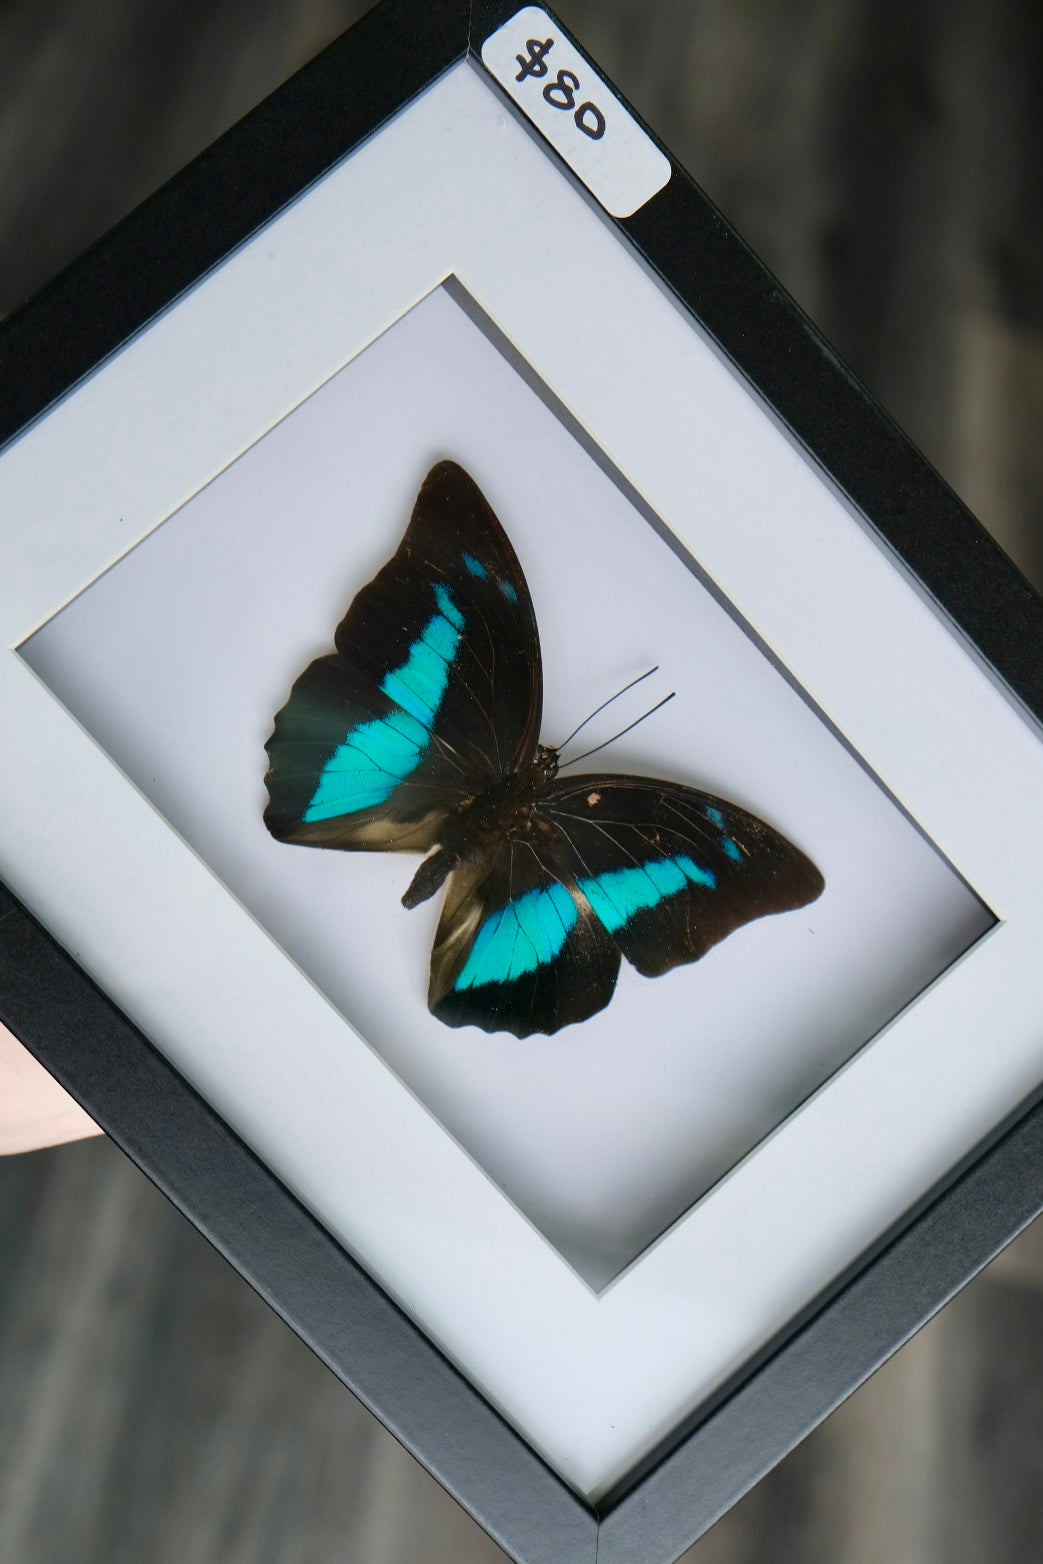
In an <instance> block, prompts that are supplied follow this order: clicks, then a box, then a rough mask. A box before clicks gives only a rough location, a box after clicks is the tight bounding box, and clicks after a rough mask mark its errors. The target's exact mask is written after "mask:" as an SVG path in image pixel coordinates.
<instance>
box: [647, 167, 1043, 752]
mask: <svg viewBox="0 0 1043 1564" xmlns="http://www.w3.org/2000/svg"><path fill="white" fill-rule="evenodd" d="M653 139H654V138H653ZM657 145H658V143H657ZM663 150H664V151H665V150H666V149H665V148H664V149H663ZM673 170H674V172H673V176H672V177H671V179H670V181H669V183H668V184H667V185H666V186H665V187H664V188H663V189H662V190H661V191H660V192H659V193H658V194H657V195H655V196H653V197H652V199H651V201H649V202H648V203H647V205H646V206H644V207H642V208H641V209H640V210H639V211H637V212H635V213H634V215H633V216H632V217H628V218H624V219H622V220H621V221H620V223H619V227H620V229H621V230H622V231H623V232H624V233H626V235H627V237H628V238H629V239H630V241H631V242H632V244H633V245H634V246H635V248H636V249H637V250H638V252H639V253H640V254H641V256H642V257H643V258H644V259H645V261H646V262H647V264H648V265H649V266H650V267H651V268H652V269H653V270H654V271H655V272H656V273H657V274H658V275H659V276H660V277H661V278H662V280H663V282H664V283H665V285H666V286H667V287H668V288H669V289H670V291H671V293H673V294H674V295H675V296H676V297H678V298H679V299H680V301H681V302H682V303H683V304H684V305H685V306H686V307H687V309H688V310H690V311H691V312H692V313H693V315H694V316H695V317H696V320H697V322H698V324H699V325H700V326H701V327H702V328H703V329H704V330H706V331H707V332H708V333H709V334H710V336H711V337H712V338H713V339H714V341H715V342H717V343H718V345H719V346H720V347H721V348H722V349H723V351H724V352H725V354H726V355H727V357H728V358H729V360H730V361H731V362H732V363H733V364H734V365H735V366H736V368H737V369H738V370H739V371H740V373H741V374H742V375H743V377H744V378H745V379H746V380H747V381H748V382H749V383H750V385H751V386H752V388H753V390H754V392H755V394H756V395H757V396H758V397H760V398H761V399H763V400H766V401H767V402H768V403H769V405H770V406H771V408H772V410H773V411H774V413H775V414H776V415H777V416H778V417H780V418H781V419H782V421H783V422H784V423H785V424H786V426H787V427H788V428H789V429H790V430H791V432H792V433H793V435H794V436H795V437H796V438H797V440H798V441H799V442H800V444H801V445H802V446H803V448H804V449H805V450H806V451H807V452H808V454H809V455H810V456H811V457H812V458H813V459H814V460H815V462H816V463H817V464H818V465H819V466H820V467H821V468H822V469H823V470H824V472H825V473H826V475H827V478H828V479H829V480H830V481H832V482H833V483H835V484H836V485H837V486H838V487H839V488H840V489H841V491H842V492H843V493H844V494H845V495H846V496H847V497H848V498H849V499H850V501H851V502H852V504H853V505H854V506H855V507H856V508H857V510H858V511H859V512H860V513H861V515H862V516H863V517H864V518H865V519H866V521H867V522H868V524H869V525H870V526H871V527H872V528H873V530H874V531H875V532H876V533H877V535H878V536H879V537H880V538H881V539H882V540H883V541H884V542H885V543H886V544H887V545H888V547H889V550H890V551H891V553H892V555H893V556H894V557H896V559H897V560H898V562H899V563H900V564H901V565H902V566H904V567H905V568H906V569H907V570H910V571H912V573H913V574H914V575H915V577H916V578H917V580H918V581H919V582H920V583H921V584H922V585H923V586H924V587H926V588H927V590H928V591H929V592H930V594H931V596H932V597H933V599H934V601H935V602H936V603H937V604H938V606H939V607H940V608H941V609H942V611H943V612H944V613H945V614H946V616H947V617H948V618H949V619H950V621H951V622H952V623H953V624H954V625H955V626H956V627H957V628H958V629H959V630H961V631H962V632H963V634H964V636H965V637H967V638H968V639H969V640H970V642H971V643H972V645H973V647H974V648H975V650H976V651H977V652H978V653H979V654H980V655H981V656H983V657H984V659H985V660H986V661H987V662H988V663H989V664H991V666H992V667H993V668H994V669H995V670H996V671H997V672H998V673H999V674H1000V676H1001V677H1002V678H1003V680H1004V681H1005V682H1006V684H1007V685H1008V686H1009V687H1010V689H1011V690H1012V691H1013V692H1014V693H1015V695H1016V696H1017V697H1018V698H1019V700H1021V701H1022V702H1023V703H1024V705H1025V706H1026V707H1027V708H1028V709H1029V710H1030V711H1031V712H1032V713H1033V714H1034V715H1035V716H1036V717H1037V718H1039V719H1040V720H1041V721H1043V658H1041V657H1040V656H1039V653H1038V648H1039V647H1040V646H1041V645H1043V600H1041V598H1040V597H1039V595H1038V594H1037V593H1036V592H1035V590H1034V589H1033V587H1032V586H1030V584H1029V583H1028V582H1027V581H1026V580H1025V578H1024V576H1023V575H1022V574H1021V572H1020V571H1019V570H1018V568H1017V566H1016V565H1014V564H1013V563H1012V562H1011V561H1010V560H1009V559H1008V558H1007V556H1006V555H1005V554H1004V552H1003V550H1002V549H1001V548H1000V547H999V545H998V544H997V543H996V542H995V541H994V540H993V538H992V537H991V536H990V535H989V533H988V532H986V530H985V528H984V527H983V526H982V525H981V523H980V522H979V521H978V520H977V518H976V517H975V516H974V515H973V514H972V513H971V511H970V510H969V509H968V508H967V506H966V505H964V503H963V501H962V500H961V499H959V497H958V496H957V495H956V494H955V493H954V492H953V490H952V489H951V488H950V487H949V485H948V484H947V483H946V482H945V480H944V478H942V476H941V475H940V474H939V473H938V472H937V471H936V469H935V468H934V467H932V466H931V464H930V462H929V461H928V460H927V458H926V457H925V456H923V454H922V453H921V452H920V451H919V450H917V448H916V447H915V446H914V445H913V443H912V441H911V440H910V439H909V437H908V436H907V435H906V434H904V433H903V432H902V430H901V429H900V428H899V427H898V425H897V424H896V423H895V422H894V420H893V419H892V418H891V417H890V415H889V414H888V413H887V412H886V411H885V409H883V408H882V407H880V405H879V404H878V403H877V402H876V401H875V400H874V398H873V397H872V396H871V394H870V393H869V392H868V391H867V390H866V388H865V387H864V386H863V385H862V383H861V382H860V381H859V380H858V379H857V377H856V376H855V375H854V373H853V372H852V371H851V370H850V369H849V368H848V366H847V365H846V364H845V363H844V362H843V361H842V359H841V358H840V357H839V355H838V354H837V353H836V352H835V350H834V349H833V348H831V347H830V345H829V343H828V342H827V341H826V340H825V338H824V337H823V336H822V334H821V333H820V332H819V330H818V328H817V327H816V326H814V325H813V323H812V322H811V321H810V320H809V319H808V317H807V316H806V315H805V314H804V312H803V311H802V310H801V308H800V306H799V305H798V304H797V303H796V302H795V301H794V300H793V299H792V298H791V297H790V296H789V294H787V293H786V291H785V290H784V289H783V288H782V286H781V285H780V284H779V283H778V282H777V281H776V279H775V278H774V277H773V276H772V275H771V273H770V272H769V271H768V269H767V267H765V266H764V264H763V262H761V261H760V260H759V259H758V257H757V256H756V255H755V254H754V253H753V251H752V250H751V249H750V248H749V246H748V245H747V244H746V243H745V241H744V240H743V239H742V238H741V237H740V235H739V234H737V233H736V232H735V230H734V229H733V228H732V227H731V226H730V225H729V224H728V223H727V221H726V220H725V219H724V218H723V217H722V215H721V214H720V212H718V211H717V209H716V208H715V207H714V206H713V204H712V202H711V201H710V200H709V199H708V197H707V196H705V195H704V194H703V192H702V191H701V190H700V189H699V187H698V185H697V184H696V183H695V181H694V180H693V179H692V178H691V176H690V175H689V174H688V173H686V171H685V170H684V169H683V168H681V167H679V165H678V164H677V163H676V162H675V163H673ZM681 235H683V236H684V242H683V243H681V242H679V241H680V236H681Z"/></svg>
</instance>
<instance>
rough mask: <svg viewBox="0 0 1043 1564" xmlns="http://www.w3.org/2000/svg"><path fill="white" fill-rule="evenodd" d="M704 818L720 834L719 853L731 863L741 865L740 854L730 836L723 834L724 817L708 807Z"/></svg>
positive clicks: (717, 810)
mask: <svg viewBox="0 0 1043 1564" xmlns="http://www.w3.org/2000/svg"><path fill="white" fill-rule="evenodd" d="M705 814H706V818H707V820H709V822H710V824H711V825H715V826H716V827H717V829H718V831H720V832H721V833H722V834H721V851H722V852H723V853H724V855H725V857H726V858H730V859H731V861H732V863H742V853H741V852H740V851H739V849H738V847H737V846H736V845H735V843H734V842H733V841H732V839H731V837H730V836H726V835H725V834H724V815H723V814H722V813H721V811H720V810H719V809H717V808H716V807H712V806H711V807H710V808H709V809H707V810H706V811H705Z"/></svg>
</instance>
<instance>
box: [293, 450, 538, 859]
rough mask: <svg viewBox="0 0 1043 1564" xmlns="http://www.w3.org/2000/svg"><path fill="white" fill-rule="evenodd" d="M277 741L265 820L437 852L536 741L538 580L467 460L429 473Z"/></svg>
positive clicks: (322, 835)
mask: <svg viewBox="0 0 1043 1564" xmlns="http://www.w3.org/2000/svg"><path fill="white" fill-rule="evenodd" d="M335 646H336V650H335V652H334V653H333V654H331V655H330V656H327V657H322V658H319V659H317V660H316V661H315V662H313V663H312V664H311V665H310V666H309V667H308V668H307V669H306V670H305V672H304V673H303V674H302V675H301V677H300V678H299V679H298V680H297V682H296V684H295V685H294V687H293V689H292V691H291V693H290V698H289V700H288V701H287V703H286V705H285V706H284V707H283V709H282V710H281V711H280V712H279V714H278V716H277V717H276V720H275V731H274V733H273V734H272V736H271V738H270V739H269V741H268V746H267V747H268V757H269V770H268V776H267V779H266V781H267V786H268V792H269V798H270V803H269V806H268V809H267V811H266V813H265V820H266V823H267V825H268V828H269V830H270V831H271V832H272V833H273V835H275V836H277V837H279V838H280V839H281V840H283V841H292V842H299V843H303V844H307V845H312V846H321V847H341V848H352V849H357V848H379V849H383V850H389V849H399V850H404V851H425V850H426V849H427V848H429V847H431V846H433V845H434V844H435V843H436V842H437V841H438V840H439V837H440V834H441V831H442V828H443V826H444V824H445V822H446V820H447V819H449V818H450V817H451V816H452V815H453V814H455V813H456V812H457V811H458V810H459V809H460V808H461V807H462V805H464V804H466V803H467V802H468V800H469V799H472V798H474V797H476V796H477V795H479V794H480V793H482V792H484V791H485V790H486V789H488V788H489V787H490V786H492V785H493V784H495V783H496V782H498V781H499V780H500V779H501V778H502V777H504V776H506V775H507V774H508V773H509V772H510V771H511V770H512V769H515V768H517V767H519V766H524V765H525V764H527V762H528V761H529V760H530V759H531V757H532V755H533V753H534V752H535V748H536V743H537V740H538V736H539V725H540V715H541V706H542V693H543V690H542V678H541V671H540V648H539V636H538V632H537V629H536V619H535V615H534V613H533V608H532V600H531V598H530V596H529V591H528V587H527V586H526V583H525V578H524V576H523V575H522V571H521V567H520V565H519V564H518V560H517V557H516V555H515V553H514V550H513V548H512V547H511V544H510V542H509V541H508V539H507V536H506V534H505V533H504V531H503V528H502V527H501V526H500V523H499V522H498V521H497V519H496V516H495V514H494V513H493V511H492V510H491V508H490V507H489V505H488V503H487V502H486V500H485V498H484V497H483V495H482V493H481V491H480V490H479V489H478V487H477V485H476V484H475V483H474V482H473V480H472V479H471V478H469V477H468V475H467V474H466V473H465V472H464V471H463V469H462V468H461V467H458V466H457V465H456V464H455V463H454V462H440V463H438V465H437V466H435V467H433V468H432V469H431V471H430V473H429V474H428V476H427V478H426V480H425V482H424V484H423V486H422V488H421V490H420V493H419V495H418V496H417V501H416V505H415V506H414V509H413V514H412V517H411V520H410V523H409V527H408V529H407V531H406V534H405V537H404V538H403V540H402V543H401V544H400V546H399V548H398V551H397V552H396V554H395V555H394V557H393V558H392V559H391V560H390V561H389V562H388V564H387V565H385V566H384V568H383V569H382V570H381V571H380V573H379V574H378V575H377V576H376V577H375V578H374V580H373V581H371V582H370V583H369V585H368V586H366V587H363V589H362V590H361V591H360V592H359V593H358V595H357V596H356V597H355V599H354V601H353V602H352V604H351V607H350V608H349V609H348V612H347V614H346V615H345V617H344V619H343V620H342V621H341V624H340V625H339V627H338V629H337V632H336V636H335Z"/></svg>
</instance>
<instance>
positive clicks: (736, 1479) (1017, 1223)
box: [598, 1093, 1043, 1564]
mask: <svg viewBox="0 0 1043 1564" xmlns="http://www.w3.org/2000/svg"><path fill="white" fill-rule="evenodd" d="M1038 1096H1039V1094H1038V1093H1037V1094H1036V1097H1035V1098H1033V1099H1032V1106H1030V1107H1029V1108H1028V1109H1027V1111H1022V1110H1018V1114H1017V1116H1014V1117H1015V1122H1014V1123H1013V1127H1012V1128H1009V1129H1007V1130H1006V1132H1005V1133H1003V1134H1001V1135H1000V1137H999V1139H998V1140H994V1141H993V1143H991V1144H989V1145H988V1149H987V1150H986V1151H985V1152H984V1153H980V1152H979V1151H975V1152H973V1153H971V1156H970V1157H968V1159H967V1162H968V1164H969V1166H968V1168H967V1171H966V1172H964V1173H963V1174H962V1175H961V1176H960V1177H959V1178H958V1179H957V1180H956V1181H955V1182H954V1183H952V1184H950V1185H949V1186H948V1187H947V1188H946V1189H945V1190H944V1192H943V1193H942V1194H940V1195H939V1196H938V1197H937V1198H936V1199H935V1200H934V1201H933V1202H931V1203H930V1204H929V1205H928V1206H927V1208H926V1209H925V1210H922V1211H921V1212H920V1214H919V1215H918V1216H917V1217H916V1218H915V1219H914V1220H913V1221H912V1222H911V1223H907V1224H906V1225H904V1226H902V1225H901V1224H899V1226H901V1227H902V1230H901V1231H899V1232H898V1235H897V1236H896V1237H895V1238H893V1239H892V1241H891V1242H890V1243H888V1244H887V1245H886V1247H885V1248H884V1249H883V1250H882V1252H881V1253H879V1254H878V1255H877V1256H876V1257H875V1258H874V1259H873V1260H872V1261H871V1262H870V1264H869V1265H868V1266H865V1267H863V1269H862V1270H861V1271H860V1272H859V1273H858V1274H857V1275H856V1276H855V1277H854V1279H853V1280H851V1281H850V1282H849V1283H848V1284H847V1285H846V1286H845V1287H844V1288H843V1289H842V1290H841V1291H840V1292H839V1293H838V1294H837V1295H836V1296H835V1297H833V1298H832V1299H830V1301H829V1302H828V1303H827V1304H826V1305H825V1306H824V1307H823V1308H821V1309H820V1310H819V1312H818V1313H817V1314H816V1315H815V1316H814V1317H813V1318H812V1319H811V1320H810V1322H809V1323H808V1324H807V1325H805V1326H804V1327H803V1328H802V1329H800V1330H799V1331H797V1332H796V1333H795V1334H794V1335H793V1336H792V1337H791V1338H790V1339H789V1340H787V1341H786V1343H785V1345H784V1346H783V1347H782V1348H781V1349H780V1350H779V1351H778V1352H777V1353H776V1354H775V1355H774V1356H773V1357H771V1358H770V1359H769V1360H768V1361H767V1362H766V1363H765V1364H764V1365H763V1366H762V1367H761V1368H759V1369H758V1370H757V1371H756V1372H755V1373H754V1374H753V1375H752V1376H751V1377H750V1378H749V1379H748V1380H747V1381H746V1383H745V1384H743V1385H741V1386H740V1387H739V1388H738V1389H737V1390H735V1391H734V1393H733V1394H732V1395H730V1396H729V1397H728V1398H727V1399H726V1400H725V1401H724V1402H723V1404H722V1405H721V1406H719V1407H718V1408H717V1409H716V1410H715V1411H714V1412H712V1413H711V1415H710V1416H709V1417H707V1418H705V1419H704V1421H702V1422H701V1423H700V1425H699V1426H698V1427H697V1428H696V1429H695V1430H694V1431H693V1432H692V1433H691V1434H690V1435H689V1436H688V1438H687V1439H686V1440H685V1441H684V1442H683V1443H682V1444H681V1445H679V1446H678V1447H677V1448H676V1449H675V1450H674V1451H673V1452H672V1453H671V1454H670V1455H668V1456H666V1457H665V1459H664V1460H662V1461H661V1462H660V1463H659V1465H658V1466H657V1467H655V1468H654V1469H653V1470H652V1471H650V1472H649V1473H647V1475H646V1476H645V1477H643V1478H642V1479H641V1480H640V1481H639V1482H638V1483H637V1484H636V1485H635V1486H634V1487H633V1489H632V1490H631V1491H630V1492H629V1493H627V1494H625V1495H624V1496H623V1497H622V1498H621V1499H620V1500H619V1501H618V1503H616V1504H615V1505H614V1506H611V1507H610V1506H609V1505H607V1504H606V1506H605V1513H604V1516H603V1519H602V1523H601V1529H600V1533H599V1551H598V1564H633V1561H634V1560H636V1559H638V1558H642V1559H644V1560H646V1561H648V1564H673V1561H674V1560H675V1559H676V1558H677V1556H678V1555H679V1554H680V1553H681V1552H682V1551H683V1550H684V1549H685V1548H687V1547H689V1546H690V1545H691V1544H692V1543H693V1542H695V1541H697V1540H698V1538H699V1537H701V1536H703V1535H704V1534H705V1532H706V1531H707V1530H708V1529H709V1528H710V1527H711V1526H712V1525H713V1524H714V1522H715V1521H717V1520H719V1519H720V1517H721V1516H722V1515H724V1514H725V1513H726V1512H727V1511H728V1510H729V1509H730V1508H731V1506H732V1505H733V1504H734V1503H735V1502H736V1501H737V1500H738V1499H740V1498H741V1497H742V1495H743V1494H744V1493H746V1492H747V1491H748V1490H749V1489H750V1488H751V1487H753V1485H754V1484H755V1483H756V1482H758V1481H759V1479H760V1478H761V1477H763V1476H764V1475H765V1474H766V1473H767V1472H768V1471H770V1470H771V1468H772V1467H773V1466H774V1465H775V1464H776V1463H777V1462H778V1461H779V1460H781V1459H782V1457H783V1456H784V1455H786V1454H788V1453H789V1451H790V1450H792V1449H793V1448H794V1447H795V1446H796V1445H797V1444H799V1443H800V1441H801V1440H802V1439H803V1438H804V1437H805V1436H806V1435H807V1434H808V1433H809V1432H810V1431H811V1430H812V1429H813V1428H815V1427H817V1426H818V1425H819V1423H821V1422H822V1421H823V1420H824V1419H825V1418H826V1417H828V1416H829V1414H830V1413H831V1412H833V1411H835V1410H836V1409H837V1407H838V1406H840V1405H841V1403H842V1402H843V1401H845V1400H846V1399H847V1397H848V1396H849V1395H850V1394H851V1393H852V1392H853V1391H854V1390H856V1389H857V1388H858V1387H859V1386H860V1385H862V1384H864V1382H865V1381H866V1380H867V1379H868V1378H869V1377H870V1376H871V1375H872V1374H873V1373H874V1372H875V1371H876V1370H877V1369H878V1368H880V1367H881V1366H882V1365H883V1364H884V1363H885V1362H886V1361H887V1360H888V1359H889V1358H890V1357H891V1356H892V1355H893V1354H894V1353H895V1352H896V1351H897V1350H898V1349H899V1348H900V1347H902V1346H904V1345H905V1344H906V1342H907V1341H909V1340H910V1338H911V1337H912V1336H914V1335H915V1334H916V1332H917V1331H918V1330H920V1329H921V1327H922V1326H924V1325H926V1324H927V1322H928V1321H929V1320H930V1319H931V1318H933V1316H934V1315H935V1314H936V1313H938V1312H939V1311H940V1310H941V1309H942V1308H944V1306H945V1304H947V1303H948V1302H949V1301H950V1300H951V1299H952V1298H953V1297H954V1296H955V1294H956V1293H957V1292H959V1291H960V1289H961V1288H962V1287H964V1286H965V1285H966V1284H967V1283H968V1282H969V1281H971V1280H972V1279H973V1278H974V1277H975V1276H976V1275H978V1273H979V1272H980V1271H981V1270H982V1269H983V1268H984V1267H985V1266H986V1265H987V1264H988V1263H989V1261H990V1260H991V1259H993V1258H994V1257H995V1256H996V1255H997V1254H998V1253H999V1252H1000V1250H1001V1249H1003V1248H1004V1246H1005V1245H1006V1244H1007V1243H1009V1242H1010V1240H1011V1239H1012V1238H1013V1237H1016V1236H1017V1234H1018V1233H1020V1232H1022V1231H1023V1230H1024V1228H1025V1227H1027V1226H1028V1224H1029V1223H1030V1222H1032V1221H1033V1220H1034V1219H1035V1218H1036V1217H1037V1216H1038V1215H1039V1213H1040V1211H1041V1210H1043V1102H1040V1101H1039V1100H1038Z"/></svg>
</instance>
